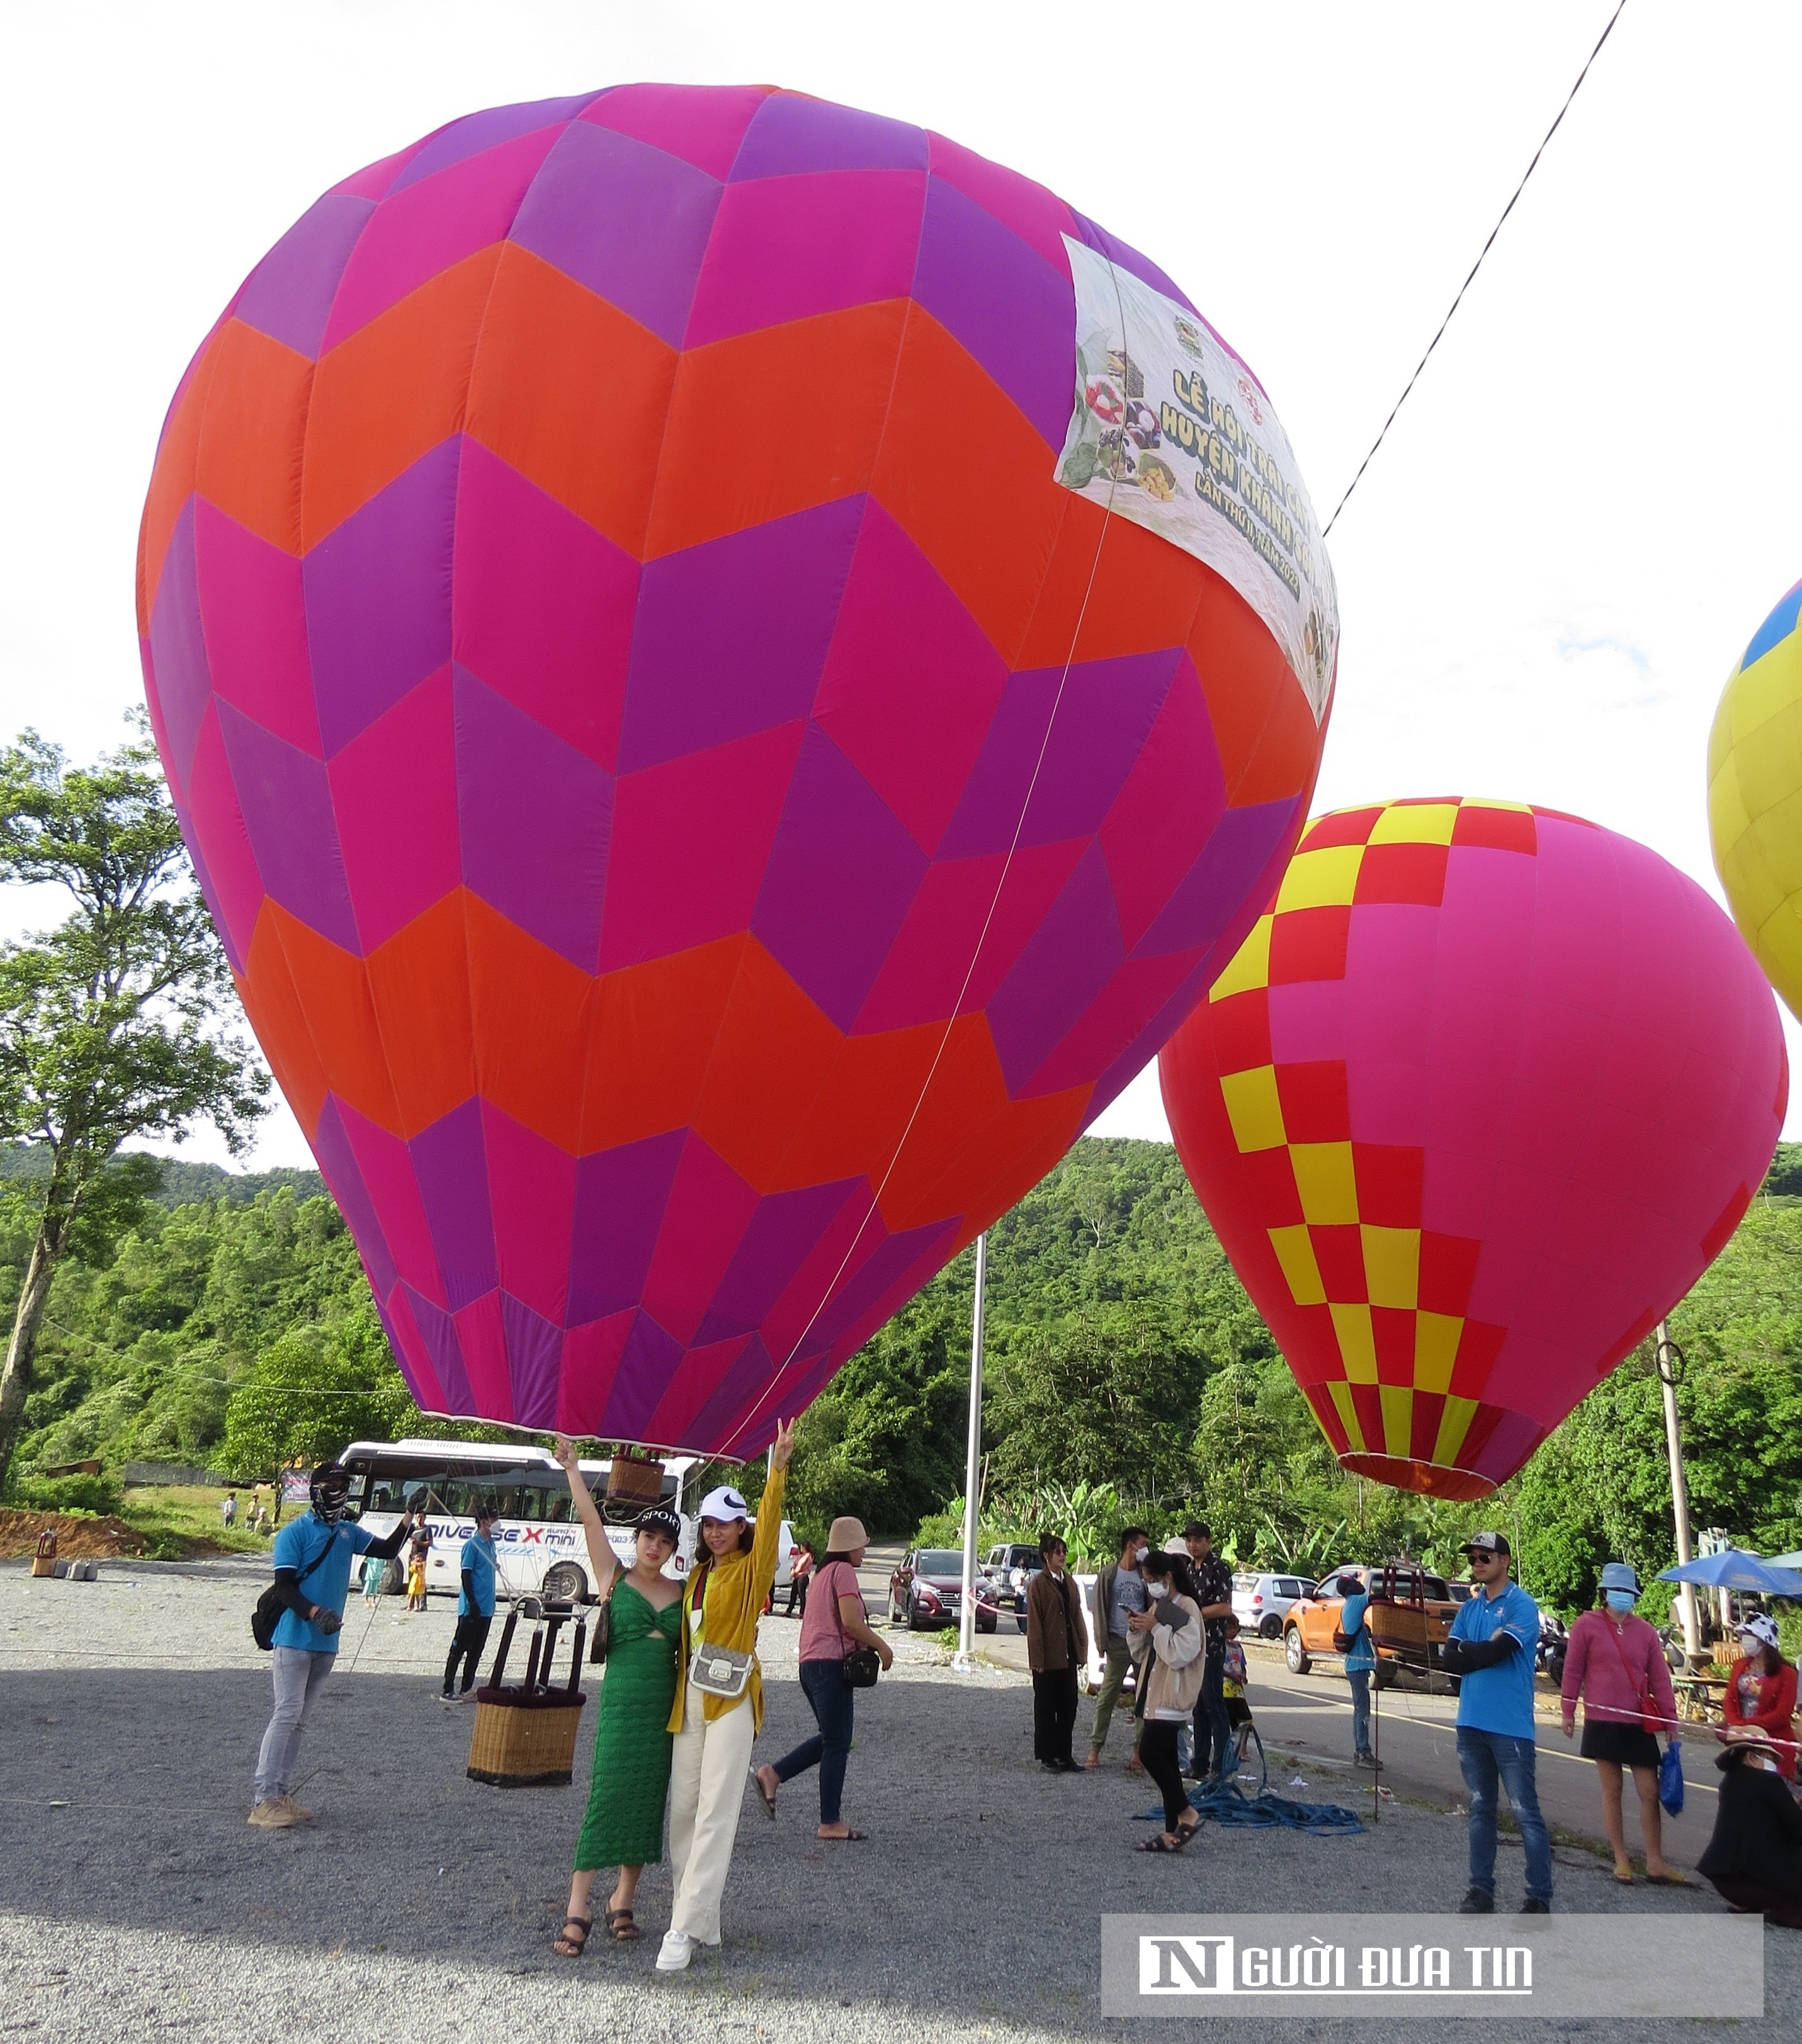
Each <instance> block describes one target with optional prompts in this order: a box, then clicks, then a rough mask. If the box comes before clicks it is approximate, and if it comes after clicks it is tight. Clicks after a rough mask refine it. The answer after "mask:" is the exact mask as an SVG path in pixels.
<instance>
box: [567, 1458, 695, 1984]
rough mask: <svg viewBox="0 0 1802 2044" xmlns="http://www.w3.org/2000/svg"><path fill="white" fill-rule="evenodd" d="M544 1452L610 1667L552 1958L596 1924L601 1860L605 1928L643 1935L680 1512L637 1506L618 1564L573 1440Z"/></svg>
mask: <svg viewBox="0 0 1802 2044" xmlns="http://www.w3.org/2000/svg"><path fill="white" fill-rule="evenodd" d="M551 1453H552V1454H553V1456H554V1458H555V1461H556V1462H557V1465H558V1466H559V1468H560V1469H561V1470H563V1473H564V1475H565V1476H567V1477H568V1478H569V1480H570V1495H571V1497H572V1498H573V1499H574V1500H575V1508H576V1516H577V1517H578V1518H579V1519H580V1520H581V1521H582V1531H583V1532H584V1533H585V1534H586V1535H587V1536H588V1560H589V1566H590V1568H591V1569H593V1570H594V1585H595V1588H596V1589H597V1591H598V1592H599V1593H600V1595H601V1599H602V1600H603V1604H604V1607H605V1612H606V1621H607V1650H606V1651H607V1660H606V1669H607V1672H606V1677H605V1681H602V1683H601V1710H600V1715H599V1716H598V1717H597V1719H596V1721H595V1726H594V1772H593V1773H592V1774H591V1775H590V1777H589V1785H588V1810H587V1814H586V1815H585V1816H584V1817H583V1819H582V1834H581V1835H580V1837H578V1838H577V1840H576V1846H575V1872H574V1876H573V1877H572V1878H571V1881H570V1899H569V1904H568V1913H567V1915H565V1917H564V1919H563V1929H562V1930H561V1931H559V1932H558V1934H557V1938H556V1942H555V1944H554V1945H552V1946H551V1950H553V1951H554V1952H555V1954H557V1956H558V1957H559V1958H564V1959H578V1958H581V1957H582V1947H583V1946H585V1945H586V1943H587V1942H588V1934H589V1932H590V1930H592V1929H593V1928H594V1914H593V1911H592V1910H591V1909H590V1906H589V1896H590V1890H591V1889H592V1888H594V1877H595V1875H596V1873H598V1872H599V1870H600V1869H601V1868H602V1867H604V1866H617V1868H618V1869H619V1870H620V1877H619V1879H618V1881H617V1882H615V1884H614V1886H613V1892H612V1894H611V1895H609V1896H608V1898H607V1905H606V1927H607V1935H608V1936H609V1938H612V1939H613V1941H614V1942H616V1943H617V1944H622V1945H624V1944H631V1943H633V1942H636V1939H637V1938H638V1937H639V1936H640V1931H639V1928H638V1925H637V1923H636V1921H635V1920H634V1919H633V1915H632V1904H633V1900H634V1898H635V1897H636V1895H637V1892H638V1877H639V1876H640V1874H641V1873H643V1872H644V1869H645V1867H646V1866H647V1865H652V1864H655V1862H656V1861H659V1860H660V1859H662V1858H663V1806H664V1804H666V1803H667V1801H668V1800H669V1794H670V1754H671V1751H672V1750H673V1748H674V1743H675V1742H674V1739H672V1738H671V1737H670V1727H669V1715H670V1705H671V1704H673V1703H674V1701H675V1696H676V1636H677V1634H678V1631H680V1630H681V1626H682V1584H681V1582H680V1581H679V1580H678V1578H676V1577H673V1576H667V1575H665V1574H664V1573H663V1569H664V1565H665V1564H666V1563H667V1562H668V1560H669V1558H670V1556H671V1555H672V1554H674V1552H675V1551H676V1548H677V1546H678V1544H679V1543H680V1542H681V1539H682V1521H681V1520H680V1519H678V1517H677V1516H676V1515H675V1513H674V1512H672V1511H671V1510H670V1508H669V1507H668V1506H667V1505H664V1504H654V1505H652V1506H651V1508H650V1509H649V1510H648V1511H646V1512H640V1514H639V1515H638V1518H637V1520H636V1524H635V1532H636V1539H635V1540H634V1543H633V1546H634V1552H633V1558H632V1566H631V1567H630V1568H629V1569H621V1566H620V1565H619V1562H617V1560H616V1559H615V1558H614V1554H613V1543H612V1542H611V1541H610V1540H609V1539H608V1537H607V1528H606V1525H605V1523H604V1521H603V1520H602V1519H601V1512H600V1508H599V1507H598V1506H597V1504H595V1502H594V1497H593V1496H592V1494H591V1493H590V1490H589V1488H588V1485H587V1483H586V1481H585V1480H584V1478H583V1477H582V1470H581V1466H580V1464H579V1463H578V1461H577V1459H576V1450H575V1448H574V1444H573V1443H571V1442H569V1441H566V1440H563V1439H559V1440H558V1442H557V1443H556V1446H555V1447H554V1448H553V1449H552V1450H551Z"/></svg>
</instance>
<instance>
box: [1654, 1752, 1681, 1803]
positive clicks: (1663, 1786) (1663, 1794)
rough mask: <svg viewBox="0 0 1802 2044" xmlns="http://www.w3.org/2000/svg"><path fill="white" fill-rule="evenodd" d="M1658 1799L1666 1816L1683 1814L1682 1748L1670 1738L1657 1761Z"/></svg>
mask: <svg viewBox="0 0 1802 2044" xmlns="http://www.w3.org/2000/svg"><path fill="white" fill-rule="evenodd" d="M1658 1800H1659V1802H1660V1803H1661V1804H1663V1806H1664V1812H1665V1815H1666V1816H1667V1817H1680V1816H1681V1815H1682V1814H1683V1748H1682V1747H1681V1746H1679V1745H1678V1743H1677V1741H1676V1740H1675V1739H1672V1741H1671V1742H1670V1744H1669V1746H1666V1748H1665V1757H1664V1758H1663V1759H1662V1760H1661V1761H1660V1762H1658Z"/></svg>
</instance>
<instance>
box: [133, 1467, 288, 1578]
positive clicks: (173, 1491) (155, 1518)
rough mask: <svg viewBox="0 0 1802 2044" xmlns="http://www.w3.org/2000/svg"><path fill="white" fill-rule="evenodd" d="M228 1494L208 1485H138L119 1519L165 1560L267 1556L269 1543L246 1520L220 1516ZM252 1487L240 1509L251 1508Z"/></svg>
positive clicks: (240, 1496)
mask: <svg viewBox="0 0 1802 2044" xmlns="http://www.w3.org/2000/svg"><path fill="white" fill-rule="evenodd" d="M224 1502H225V1493H223V1492H222V1491H217V1490H214V1489H211V1488H210V1487H209V1485H205V1484H133V1485H132V1486H131V1488H130V1489H128V1490H127V1491H126V1492H125V1497H124V1500H123V1502H122V1503H121V1504H120V1507H119V1512H118V1516H119V1517H120V1518H121V1520H124V1522H125V1524H126V1525H128V1526H129V1527H131V1528H132V1530H133V1531H134V1532H136V1533H141V1534H142V1535H144V1539H145V1540H146V1541H147V1542H148V1544H149V1548H150V1553H151V1556H152V1558H153V1559H154V1560H156V1561H159V1562H192V1561H199V1560H202V1559H204V1558H206V1556H208V1555H209V1554H267V1553H268V1551H269V1543H268V1541H267V1539H265V1538H264V1537H263V1535H260V1534H257V1533H249V1532H247V1531H245V1530H244V1524H243V1522H242V1519H241V1517H240V1522H239V1523H238V1524H237V1525H236V1526H227V1525H225V1523H223V1522H222V1521H221V1518H220V1516H219V1508H220V1506H221V1504H223V1503H224ZM249 1504H250V1498H249V1493H248V1491H240V1493H239V1494H238V1510H239V1512H240V1515H241V1514H242V1513H244V1512H247V1511H248V1509H249Z"/></svg>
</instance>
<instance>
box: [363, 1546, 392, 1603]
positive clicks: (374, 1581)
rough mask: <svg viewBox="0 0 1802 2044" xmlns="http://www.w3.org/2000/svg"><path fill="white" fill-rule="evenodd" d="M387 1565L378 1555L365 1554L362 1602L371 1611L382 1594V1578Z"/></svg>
mask: <svg viewBox="0 0 1802 2044" xmlns="http://www.w3.org/2000/svg"><path fill="white" fill-rule="evenodd" d="M387 1571H388V1564H387V1563H386V1562H385V1561H383V1560H382V1558H380V1557H379V1556H378V1555H375V1554H365V1555H364V1556H363V1602H364V1603H365V1604H367V1605H368V1606H369V1608H370V1609H371V1611H373V1610H374V1609H375V1601H376V1599H377V1598H378V1597H379V1596H381V1594H382V1577H383V1576H384V1575H386V1573H387Z"/></svg>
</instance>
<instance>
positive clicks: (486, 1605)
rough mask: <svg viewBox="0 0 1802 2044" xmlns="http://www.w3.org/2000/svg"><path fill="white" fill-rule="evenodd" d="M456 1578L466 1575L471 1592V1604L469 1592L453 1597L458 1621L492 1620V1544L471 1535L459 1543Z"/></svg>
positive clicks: (475, 1535)
mask: <svg viewBox="0 0 1802 2044" xmlns="http://www.w3.org/2000/svg"><path fill="white" fill-rule="evenodd" d="M457 1573H458V1575H459V1577H462V1576H463V1575H465V1574H467V1576H468V1577H469V1581H470V1589H473V1590H474V1591H475V1603H474V1604H471V1602H470V1600H469V1591H468V1590H462V1589H459V1591H458V1593H457V1616H458V1617H459V1618H469V1617H471V1616H474V1617H476V1618H492V1617H493V1616H494V1542H493V1541H492V1540H491V1539H484V1538H483V1537H482V1535H481V1534H479V1533H472V1534H471V1535H470V1536H469V1538H468V1539H467V1540H466V1541H464V1543H463V1553H462V1554H461V1555H460V1556H459V1558H458V1561H457Z"/></svg>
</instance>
